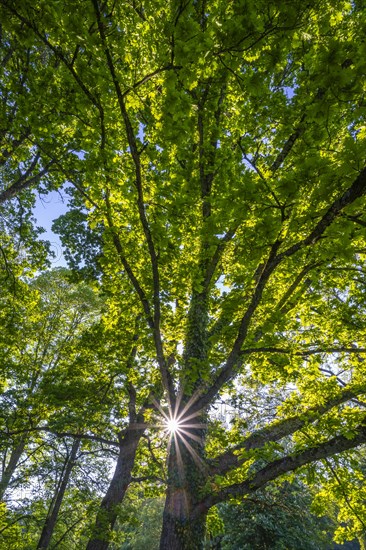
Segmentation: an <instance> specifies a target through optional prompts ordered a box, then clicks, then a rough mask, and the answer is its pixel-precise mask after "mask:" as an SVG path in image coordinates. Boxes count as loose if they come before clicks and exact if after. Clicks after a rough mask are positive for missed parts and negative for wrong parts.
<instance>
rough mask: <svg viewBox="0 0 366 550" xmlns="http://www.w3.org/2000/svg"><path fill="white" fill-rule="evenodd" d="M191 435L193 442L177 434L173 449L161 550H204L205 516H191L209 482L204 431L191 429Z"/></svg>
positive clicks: (172, 445) (169, 466)
mask: <svg viewBox="0 0 366 550" xmlns="http://www.w3.org/2000/svg"><path fill="white" fill-rule="evenodd" d="M183 422H184V421H183ZM199 422H202V418H201V419H199V420H197V423H199ZM189 432H191V433H192V432H194V434H193V435H194V436H195V438H194V439H192V438H190V437H189V436H188V435H187V433H186V432H184V433H182V434H179V433H177V434H176V436H175V437H173V440H172V444H171V448H170V455H169V458H168V460H169V464H168V488H167V493H166V500H165V507H164V514H163V528H162V533H161V539H160V550H173V549H174V550H200V549H201V548H203V542H204V536H205V523H206V516H205V515H202V516H200V517H199V518H197V517H195V519H192V517H191V514H192V511H193V510H194V508H195V506H196V504H197V503H198V501H199V497H200V496H201V491H202V490H203V489H204V486H205V483H206V480H207V475H206V472H205V467H204V463H203V460H202V459H203V457H204V454H203V453H204V439H205V431H204V430H202V429H194V430H192V429H189ZM196 437H198V439H199V440H196ZM183 438H184V439H183ZM184 441H185V442H186V444H185V443H184Z"/></svg>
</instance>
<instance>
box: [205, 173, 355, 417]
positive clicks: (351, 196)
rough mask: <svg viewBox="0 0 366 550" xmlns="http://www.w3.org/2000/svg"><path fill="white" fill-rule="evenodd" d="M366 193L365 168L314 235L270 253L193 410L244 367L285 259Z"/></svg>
mask: <svg viewBox="0 0 366 550" xmlns="http://www.w3.org/2000/svg"><path fill="white" fill-rule="evenodd" d="M365 192H366V168H364V169H363V170H362V171H361V172H360V174H359V175H358V176H357V178H356V179H355V181H354V182H353V184H352V185H351V187H349V188H348V189H347V190H346V191H344V193H343V194H342V195H341V197H339V198H338V199H336V200H335V201H334V202H333V204H332V205H331V206H330V207H329V208H328V210H327V211H326V213H325V214H324V215H323V217H322V218H321V220H320V221H319V222H318V224H317V225H316V226H315V228H314V229H313V231H311V233H310V234H309V235H308V236H307V237H306V238H305V239H303V240H302V241H299V242H298V243H296V244H294V245H292V246H291V247H289V248H288V249H287V250H285V251H284V252H282V253H280V254H277V251H278V249H279V247H280V245H281V244H282V243H281V241H279V240H276V241H275V243H274V244H273V245H272V248H271V252H270V254H269V257H268V260H267V262H266V264H265V265H264V267H263V268H262V269H261V272H260V274H259V277H258V282H257V285H256V287H255V289H254V292H253V295H252V299H251V301H250V303H249V305H248V307H247V310H246V312H245V314H244V316H243V318H242V320H241V323H240V326H239V330H238V335H237V338H236V340H235V342H234V345H233V347H232V350H231V352H230V354H229V356H228V359H227V361H226V363H225V365H224V366H223V367H222V369H221V370H220V372H219V374H218V375H217V377H216V379H215V380H214V382H213V384H212V385H211V387H210V388H209V389H208V390H207V391H206V393H205V394H203V395H202V396H201V398H200V399H199V400H198V401H197V402H196V403H195V405H194V409H195V410H198V409H200V408H204V407H205V406H207V405H208V404H209V403H210V402H211V401H212V400H213V399H214V398H215V396H216V395H217V394H218V392H219V391H220V389H221V388H222V387H223V385H224V384H225V383H226V382H227V381H228V380H229V379H230V378H231V376H232V375H233V373H234V372H235V370H236V369H237V368H238V367H239V366H240V364H241V348H242V345H243V343H244V341H245V338H246V335H247V332H248V328H249V325H250V322H251V320H252V317H253V315H254V313H255V311H256V309H257V307H258V305H259V303H260V301H261V298H262V294H263V291H264V288H265V286H266V284H267V282H268V280H269V278H270V276H271V275H272V273H273V272H274V270H275V269H276V267H277V266H278V265H279V264H280V263H281V262H282V261H283V260H284V259H286V258H289V257H291V256H293V255H294V254H295V253H296V252H298V251H299V250H301V249H302V248H305V247H307V246H312V245H314V244H316V243H317V242H318V241H319V239H320V238H321V237H322V235H323V233H324V232H325V230H326V229H327V228H328V227H329V226H330V225H331V224H332V223H333V221H334V220H335V219H336V218H337V216H339V215H340V214H341V212H342V210H343V209H344V208H345V207H346V206H348V205H350V204H352V203H353V202H354V201H355V200H356V199H358V198H359V197H361V196H363V195H364V194H365Z"/></svg>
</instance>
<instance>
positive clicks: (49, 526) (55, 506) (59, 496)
mask: <svg viewBox="0 0 366 550" xmlns="http://www.w3.org/2000/svg"><path fill="white" fill-rule="evenodd" d="M79 447H80V439H75V440H74V442H73V444H72V448H71V453H70V456H69V457H68V459H67V460H66V463H65V469H64V472H63V475H62V477H61V479H60V482H59V484H58V487H57V489H56V494H55V495H54V498H53V503H52V504H51V506H50V509H49V511H48V515H47V518H46V521H45V523H44V526H43V529H42V533H41V537H40V539H39V542H38V545H37V548H48V546H49V544H50V542H51V538H52V535H53V531H54V529H55V525H56V522H57V518H58V514H59V511H60V508H61V504H62V501H63V498H64V495H65V491H66V488H67V485H68V483H69V479H70V475H71V470H72V469H73V467H74V465H75V460H76V455H77V452H78V450H79Z"/></svg>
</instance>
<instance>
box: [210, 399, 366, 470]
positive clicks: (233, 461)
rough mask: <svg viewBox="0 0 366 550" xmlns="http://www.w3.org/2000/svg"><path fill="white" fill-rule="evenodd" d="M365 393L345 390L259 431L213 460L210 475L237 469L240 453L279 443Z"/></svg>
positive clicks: (239, 462) (240, 461) (241, 460)
mask: <svg viewBox="0 0 366 550" xmlns="http://www.w3.org/2000/svg"><path fill="white" fill-rule="evenodd" d="M361 393H364V390H363V391H362V390H359V391H357V390H356V389H353V390H349V389H343V390H342V391H341V392H340V393H339V395H338V396H337V397H335V398H333V399H330V400H329V401H328V402H326V403H324V404H321V405H317V406H315V407H311V408H309V409H307V410H305V411H303V412H301V413H300V414H299V415H296V416H292V417H290V418H285V419H283V420H279V421H276V422H274V423H272V424H270V425H269V426H266V427H265V428H262V429H260V430H257V431H256V432H253V433H252V434H250V435H249V436H248V437H247V438H246V439H244V441H242V442H241V443H239V444H238V445H236V446H235V447H234V448H232V449H230V450H228V451H226V452H225V453H222V454H221V455H219V456H218V457H216V458H214V459H213V460H212V467H211V468H210V474H211V475H214V474H220V475H223V474H225V473H227V472H228V471H229V470H232V469H233V468H237V467H238V466H240V464H242V463H243V459H240V457H239V456H238V455H237V454H235V453H237V452H238V451H250V450H251V449H260V448H261V447H264V446H265V445H266V444H267V443H270V442H275V441H279V440H280V439H282V438H284V437H286V436H288V435H291V434H293V433H294V432H296V431H298V430H300V429H301V428H303V427H304V426H305V425H306V424H309V423H312V422H316V420H318V419H319V417H320V416H322V415H324V414H325V413H327V412H328V411H330V410H331V409H333V408H334V407H337V406H338V405H341V404H342V403H345V402H347V401H349V400H351V399H353V398H354V397H356V396H357V395H359V394H361Z"/></svg>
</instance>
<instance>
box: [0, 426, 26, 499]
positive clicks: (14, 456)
mask: <svg viewBox="0 0 366 550" xmlns="http://www.w3.org/2000/svg"><path fill="white" fill-rule="evenodd" d="M26 442H27V436H25V435H24V436H23V437H22V438H21V439H20V440H19V441H18V443H17V444H16V445H15V447H14V448H13V450H12V452H11V455H10V459H9V462H8V464H7V465H6V467H5V468H4V471H3V474H2V476H1V480H0V500H3V498H4V494H5V491H6V490H7V488H8V487H9V483H10V480H11V478H12V476H13V474H14V472H15V470H16V467H17V465H18V462H19V459H20V457H21V456H22V454H23V451H24V448H25V444H26Z"/></svg>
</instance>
